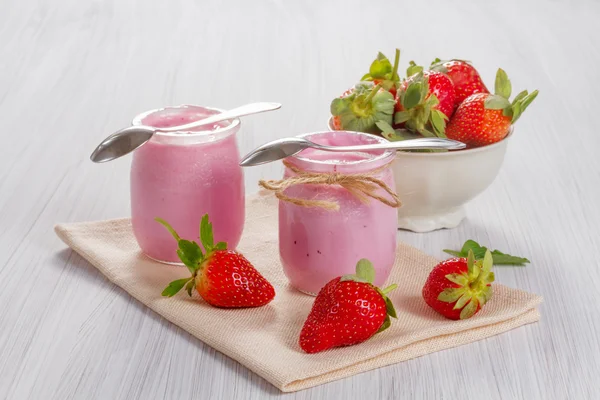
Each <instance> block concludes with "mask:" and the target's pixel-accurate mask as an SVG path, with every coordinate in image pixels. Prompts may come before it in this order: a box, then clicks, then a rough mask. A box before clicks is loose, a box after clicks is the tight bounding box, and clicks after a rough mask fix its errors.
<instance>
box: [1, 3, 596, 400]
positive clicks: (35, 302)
mask: <svg viewBox="0 0 600 400" xmlns="http://www.w3.org/2000/svg"><path fill="white" fill-rule="evenodd" d="M397 3H398V2H392V1H389V2H383V1H374V2H354V1H342V0H339V1H329V2H326V1H306V2H299V1H298V2H292V1H282V0H271V1H252V2H250V1H242V0H238V1H222V2H220V1H216V0H215V1H199V0H196V1H194V0H172V1H169V2H166V1H164V2H163V1H158V0H147V1H144V2H136V1H133V0H120V1H115V0H113V1H82V0H55V1H52V2H49V1H48V2H47V1H35V0H22V1H16V0H12V1H11V0H0V10H1V11H0V123H1V126H2V128H1V129H0V135H1V138H2V141H1V143H2V145H1V146H0V285H1V288H2V290H0V398H8V399H19V400H20V399H44V400H45V399H86V400H87V399H138V398H139V399H191V398H198V399H209V398H210V399H231V398H242V399H265V398H279V397H285V398H298V399H308V398H311V399H337V398H344V399H366V398H369V399H371V398H373V399H374V398H378V399H379V398H381V399H388V398H389V399H400V398H402V399H403V398H406V399H419V398H427V399H437V398H445V399H452V398H473V399H475V398H486V399H520V398H524V399H566V398H569V399H577V398H582V399H583V398H597V396H598V393H600V379H598V375H599V374H600V366H599V364H600V361H599V359H600V344H599V336H600V312H599V308H600V294H599V287H600V272H599V271H600V265H599V263H598V260H599V259H600V257H599V256H598V252H599V251H600V230H599V229H598V226H599V225H600V207H599V204H600V196H599V195H598V190H599V187H600V185H599V184H600V158H599V157H598V147H599V145H600V130H599V126H600V125H599V124H598V110H599V109H600V97H599V94H598V92H599V90H600V78H599V76H600V75H599V74H598V72H597V71H598V65H600V64H599V63H600V45H599V40H598V31H597V24H598V19H599V17H600V5H599V4H598V3H594V2H591V1H582V2H567V1H554V2H547V3H543V2H541V1H536V2H529V3H528V4H522V2H520V1H512V0H511V1H503V2H494V3H493V4H492V3H489V4H488V3H487V2H486V4H483V2H477V1H470V2H460V3H459V2H444V1H435V2H431V3H428V4H423V2H418V1H411V2H410V4H406V5H401V4H397ZM395 47H400V48H401V49H402V60H403V67H405V66H406V64H407V63H408V61H409V60H411V59H414V60H416V61H418V62H420V63H428V62H429V61H430V60H431V59H433V58H435V57H436V56H440V57H442V58H450V57H455V58H466V59H469V60H471V61H473V62H474V63H475V65H476V66H477V67H478V68H479V70H480V71H481V73H482V75H483V77H484V79H485V81H486V82H488V84H489V85H490V86H493V83H492V82H493V77H494V74H495V70H496V68H497V67H499V66H502V67H503V68H504V69H505V70H506V71H507V72H508V74H509V76H510V77H511V78H512V82H513V86H514V87H515V89H519V90H520V89H523V88H527V89H529V90H533V89H536V88H537V89H539V90H540V96H539V97H538V99H537V100H536V101H535V102H534V104H533V105H532V106H531V107H530V109H529V110H528V111H527V112H526V113H525V115H524V116H523V117H522V118H521V120H520V121H519V123H518V124H517V129H516V131H515V135H514V138H512V139H511V143H510V146H509V150H508V154H507V156H506V160H505V164H504V166H503V168H502V171H501V172H500V175H499V176H498V178H497V180H496V181H495V182H494V184H493V185H492V186H491V187H490V188H489V189H488V190H487V191H486V192H485V193H484V194H483V195H481V196H480V197H478V198H477V199H476V200H474V201H473V202H472V203H471V204H470V205H469V208H468V219H466V220H465V221H464V222H463V224H462V225H460V226H459V227H458V228H456V229H453V230H443V231H436V232H433V233H428V234H415V233H410V232H400V233H399V238H400V240H403V241H406V242H408V243H410V244H412V245H414V246H417V247H418V248H421V249H422V250H424V251H426V252H428V253H430V254H432V255H435V256H438V257H440V258H441V257H443V256H444V255H443V253H442V251H441V249H442V248H448V247H451V248H452V247H457V246H459V245H460V244H461V243H462V242H463V241H464V240H466V239H469V238H472V239H476V240H479V241H481V242H484V243H485V244H490V245H491V246H493V247H495V248H498V249H501V250H504V251H506V252H510V253H514V254H519V255H525V256H527V257H529V258H530V259H531V260H532V263H531V264H530V265H529V266H527V267H525V268H519V267H499V268H497V271H496V276H497V281H499V282H502V283H504V284H507V285H509V286H513V287H518V288H522V289H525V290H529V291H533V292H536V293H539V294H541V295H543V296H544V298H545V303H544V304H543V305H542V307H541V311H542V320H541V321H540V322H539V323H537V324H533V325H529V326H526V327H522V328H519V329H516V330H514V331H511V332H508V333H505V334H503V335H500V336H496V337H493V338H490V339H488V340H484V341H481V342H477V343H474V344H471V345H467V346H463V347H459V348H455V349H452V350H448V351H443V352H439V353H435V354H431V355H428V356H425V357H421V358H418V359H414V360H411V361H408V362H404V363H400V364H397V365H394V366H390V367H387V368H382V369H379V370H375V371H372V372H368V373H365V374H361V375H358V376H354V377H351V378H348V379H344V380H340V381H337V382H334V383H331V384H327V385H323V386H320V387H317V388H314V389H310V390H306V391H302V392H297V393H292V394H289V395H280V393H279V392H278V390H276V389H275V388H273V387H272V386H271V385H270V384H268V383H267V382H266V381H264V380H263V379H261V378H260V377H258V376H257V375H255V374H254V373H251V372H249V371H248V370H247V369H246V368H244V367H243V366H241V365H239V364H238V363H236V362H234V361H232V360H231V359H228V358H227V357H225V356H223V355H221V354H220V353H217V352H215V351H214V350H213V349H211V348H210V347H208V346H205V345H204V344H203V343H202V342H200V341H199V340H196V339H195V338H193V337H191V336H190V335H188V334H187V333H186V332H185V331H182V330H181V329H179V328H177V327H175V326H173V325H172V324H170V323H168V322H166V321H165V320H163V319H162V318H161V317H158V316H157V315H156V314H154V313H153V312H152V311H150V310H149V309H148V308H146V307H144V306H142V305H140V304H139V303H138V302H137V301H135V300H133V299H132V298H131V297H129V296H128V295H127V294H126V293H124V292H123V291H122V290H120V289H118V288H117V287H115V286H114V285H113V284H111V283H109V282H108V281H107V280H106V279H105V278H104V277H103V276H102V275H100V274H99V273H98V272H97V271H96V270H95V269H94V268H93V267H91V266H90V265H88V264H87V263H86V262H85V261H83V260H82V259H81V258H80V257H79V256H78V255H76V254H74V253H73V252H71V251H70V250H68V249H65V246H64V245H63V244H62V243H61V242H60V241H59V240H58V239H57V238H56V237H55V235H54V233H53V231H52V229H53V226H54V224H55V223H57V222H69V221H85V220H99V219H107V218H115V217H123V216H128V215H129V186H128V185H129V175H128V173H129V164H130V157H126V158H123V159H119V160H117V161H114V162H111V163H108V164H103V165H96V164H93V163H91V162H90V161H89V159H88V156H89V154H90V152H91V151H92V150H93V148H94V147H95V145H96V144H97V143H98V142H99V140H101V139H102V138H104V137H105V136H106V135H107V134H108V133H110V132H111V131H113V130H116V129H118V128H120V127H122V126H124V125H127V124H128V123H129V121H130V120H131V118H132V117H133V116H134V115H135V114H137V113H138V112H141V111H144V110H147V109H151V108H157V107H161V106H165V105H175V104H181V103H196V104H203V105H211V106H216V107H222V108H231V107H234V106H237V105H241V104H244V103H247V102H251V101H259V100H262V101H278V102H281V103H283V104H284V107H283V108H282V109H281V110H280V111H278V112H275V113H269V114H263V115H259V116H254V117H249V118H246V119H244V122H243V128H242V134H241V135H240V136H239V143H240V146H241V149H242V152H244V153H245V152H247V151H249V150H251V149H252V148H254V147H255V146H257V145H259V144H261V143H262V142H265V141H267V140H272V139H275V138H278V137H282V136H284V135H292V134H298V133H302V132H308V131H315V130H322V129H324V128H325V122H326V119H327V117H328V110H329V102H330V100H331V98H332V97H333V96H335V95H337V94H338V93H341V92H342V91H343V90H344V89H346V87H348V86H349V85H351V84H353V83H354V81H355V80H356V79H358V78H359V77H360V76H361V75H362V74H363V73H364V72H365V68H367V66H368V64H369V62H370V60H371V59H372V58H373V57H374V56H375V55H376V52H377V51H378V50H382V51H384V52H385V53H387V54H389V55H390V56H391V55H392V54H393V50H394V48H395ZM473 173H474V174H475V173H477V171H473ZM280 174H281V170H280V167H279V166H278V165H275V164H273V165H268V166H264V167H257V168H253V169H249V170H247V171H246V184H247V190H248V192H255V191H256V190H257V185H256V182H257V180H258V179H259V178H260V177H278V176H280Z"/></svg>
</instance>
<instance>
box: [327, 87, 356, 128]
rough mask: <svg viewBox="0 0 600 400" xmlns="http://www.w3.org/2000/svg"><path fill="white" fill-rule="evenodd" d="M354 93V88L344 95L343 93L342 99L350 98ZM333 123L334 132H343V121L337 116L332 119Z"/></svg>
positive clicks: (347, 90)
mask: <svg viewBox="0 0 600 400" xmlns="http://www.w3.org/2000/svg"><path fill="white" fill-rule="evenodd" d="M353 91H354V88H353V87H351V88H350V89H346V91H345V92H344V93H342V95H341V96H340V99H341V98H344V97H348V96H350V95H351V94H352V92H353ZM331 121H332V124H333V129H334V130H336V131H340V130H342V121H341V120H340V117H337V116H334V117H331Z"/></svg>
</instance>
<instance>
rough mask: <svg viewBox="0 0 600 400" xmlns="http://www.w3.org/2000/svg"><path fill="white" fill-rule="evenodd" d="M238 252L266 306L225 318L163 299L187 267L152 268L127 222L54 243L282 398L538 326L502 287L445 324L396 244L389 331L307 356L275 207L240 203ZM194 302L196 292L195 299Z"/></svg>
mask: <svg viewBox="0 0 600 400" xmlns="http://www.w3.org/2000/svg"><path fill="white" fill-rule="evenodd" d="M246 207H247V217H246V226H245V231H244V235H243V239H242V242H241V244H240V245H239V247H238V250H239V251H241V252H242V253H243V254H244V255H245V256H246V257H247V258H248V259H249V260H250V261H251V262H252V263H253V264H254V265H255V267H256V268H257V269H258V270H260V272H261V273H263V275H264V276H265V277H266V278H267V279H269V280H270V281H271V283H272V284H273V286H275V290H276V293H277V294H276V296H275V299H274V300H273V301H272V302H271V303H270V304H268V305H267V306H264V307H259V308H252V309H231V310H223V309H218V308H213V307H210V306H209V305H207V304H206V303H204V302H203V301H202V299H200V298H199V297H194V298H193V299H190V298H189V297H188V296H187V293H185V292H184V291H182V292H181V293H179V294H178V295H176V296H175V297H172V298H165V297H161V291H162V290H163V289H164V287H165V286H166V285H167V284H168V283H169V282H171V281H172V280H174V279H178V278H182V277H185V276H186V275H187V274H188V271H187V269H186V268H184V267H178V266H170V265H164V264H160V263H157V262H155V261H153V260H150V259H148V258H147V257H145V256H144V255H143V254H142V253H141V252H140V250H139V247H138V246H137V243H136V241H135V239H134V236H133V232H132V230H131V223H130V220H129V219H117V220H110V221H100V222H83V223H74V224H60V225H57V226H56V228H55V230H56V233H57V234H58V236H59V237H60V238H61V239H62V240H63V241H64V242H65V243H66V244H67V245H69V246H70V247H71V248H73V250H75V251H76V252H77V253H79V254H80V255H81V256H83V257H84V258H85V259H87V260H88V261H89V262H90V263H91V264H92V265H94V266H95V267H96V268H97V269H98V270H99V271H100V272H102V273H103V274H104V275H106V276H107V277H108V279H110V280H111V281H112V282H114V283H115V284H116V285H118V286H120V287H121V288H123V289H124V290H125V291H127V292H128V293H129V294H131V295H132V296H133V297H135V298H136V299H137V300H139V301H140V302H142V303H143V304H145V305H147V306H148V307H150V308H151V309H152V310H154V311H156V312H157V313H158V314H160V315H162V316H163V317H164V318H166V319H167V320H169V321H171V322H173V323H174V324H176V325H178V326H180V327H181V328H183V329H185V330H186V331H188V332H190V333H191V334H192V335H194V336H195V337H197V338H198V339H200V340H202V341H203V342H205V343H206V344H208V345H209V346H212V347H214V348H215V349H217V350H218V351H220V352H222V353H224V354H225V355H227V356H229V357H231V358H233V359H235V360H237V361H239V362H240V363H242V364H243V365H245V366H246V367H248V368H249V369H251V370H252V371H254V372H255V373H257V374H258V375H260V376H262V377H263V378H264V379H266V380H267V381H269V382H270V383H272V384H273V385H274V386H276V387H277V388H279V389H280V390H282V391H284V392H292V391H297V390H300V389H305V388H309V387H313V386H317V385H320V384H323V383H326V382H331V381H334V380H337V379H341V378H344V377H347V376H351V375H354V374H358V373H361V372H364V371H368V370H371V369H374V368H378V367H383V366H386V365H390V364H394V363H397V362H400V361H404V360H408V359H411V358H414V357H419V356H422V355H424V354H428V353H432V352H434V351H438V350H443V349H447V348H450V347H455V346H459V345H462V344H465V343H470V342H473V341H476V340H480V339H483V338H487V337H490V336H493V335H496V334H499V333H502V332H506V331H508V330H510V329H513V328H516V327H518V326H521V325H524V324H528V323H531V322H535V321H537V320H538V319H539V313H538V310H537V309H536V306H537V305H538V304H539V303H540V302H541V301H542V298H541V297H539V296H537V295H534V294H531V293H527V292H524V291H521V290H517V289H511V288H508V287H506V286H502V285H500V284H495V285H494V295H493V296H492V299H491V300H490V301H489V302H488V303H487V305H486V306H485V308H484V309H483V310H482V311H481V312H480V313H478V314H477V315H476V316H475V317H473V318H471V319H468V320H464V321H450V320H447V319H445V318H443V317H442V316H440V315H438V314H436V313H435V312H434V311H433V310H431V309H430V308H429V307H428V306H427V305H426V304H425V302H424V301H423V299H422V298H421V288H422V285H423V283H424V282H425V279H426V278H427V275H428V273H429V271H430V270H431V268H432V267H433V266H434V265H435V264H436V263H437V260H436V259H435V258H433V257H430V256H428V255H426V254H424V253H422V252H421V251H419V250H417V249H415V248H413V247H410V246H407V245H405V244H402V243H399V244H398V250H397V257H396V264H395V266H394V269H393V272H392V275H391V277H390V279H389V282H390V283H392V282H395V283H398V285H399V287H398V289H396V290H395V291H393V292H392V293H391V296H390V298H391V299H392V301H393V302H394V304H395V306H396V310H397V312H398V319H397V320H392V326H391V328H390V329H388V330H387V331H385V332H383V333H381V334H377V335H375V336H374V337H373V338H371V339H370V340H368V341H367V342H364V343H362V344H360V345H356V346H350V347H344V348H336V349H332V350H329V351H326V352H323V353H317V354H311V355H309V354H305V353H304V352H302V350H301V349H300V347H299V345H298V335H299V333H300V329H301V327H302V324H303V322H304V320H305V318H306V316H307V315H308V313H309V311H310V308H311V306H312V303H313V301H314V298H313V297H310V296H306V295H304V294H301V293H299V292H297V291H295V290H294V289H292V288H291V287H290V286H289V284H288V283H287V280H286V278H285V275H284V274H283V271H282V269H281V264H280V262H279V254H278V244H277V236H278V235H277V229H278V228H277V204H276V202H275V200H274V199H273V198H272V197H263V196H260V195H257V196H254V197H251V198H249V200H248V201H247V205H246ZM195 296H197V294H195Z"/></svg>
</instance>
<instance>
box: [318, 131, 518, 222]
mask: <svg viewBox="0 0 600 400" xmlns="http://www.w3.org/2000/svg"><path fill="white" fill-rule="evenodd" d="M328 125H329V129H332V130H333V127H332V126H331V120H330V121H329V123H328ZM511 135H512V128H511V132H510V133H509V135H508V136H507V137H506V138H505V139H504V140H502V141H500V142H498V143H494V144H492V145H489V146H484V147H479V148H476V149H469V150H458V151H451V152H445V153H415V152H403V151H399V152H397V153H396V154H397V155H396V160H395V162H394V165H393V170H394V176H395V180H396V192H397V193H398V196H399V197H400V200H401V201H402V206H401V207H400V208H399V210H398V227H399V228H400V229H407V230H410V231H413V232H430V231H433V230H436V229H442V228H454V227H456V226H457V225H459V224H460V222H461V221H462V220H463V219H464V218H465V216H466V213H465V204H466V203H467V202H469V201H470V200H472V199H473V198H475V197H476V196H477V195H479V194H480V193H482V192H483V191H484V190H485V189H486V188H487V187H488V186H489V185H490V184H491V183H492V182H493V181H494V179H496V176H497V175H498V171H499V170H500V167H501V166H502V162H503V161H504V154H505V153H506V146H507V144H508V139H509V137H510V136H511Z"/></svg>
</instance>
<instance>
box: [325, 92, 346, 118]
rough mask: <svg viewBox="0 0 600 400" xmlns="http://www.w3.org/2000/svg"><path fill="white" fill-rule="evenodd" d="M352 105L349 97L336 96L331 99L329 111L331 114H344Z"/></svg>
mask: <svg viewBox="0 0 600 400" xmlns="http://www.w3.org/2000/svg"><path fill="white" fill-rule="evenodd" d="M349 105H350V100H349V99H348V98H347V97H344V98H339V97H336V98H335V99H333V100H332V101H331V105H330V106H329V111H330V112H331V115H335V116H339V115H342V113H343V112H344V111H346V110H347V109H348V106H349Z"/></svg>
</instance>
